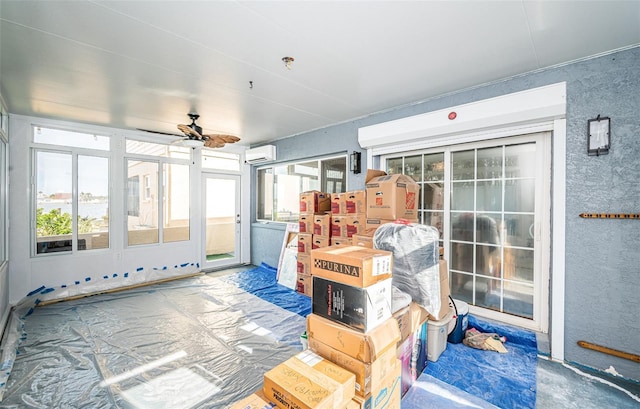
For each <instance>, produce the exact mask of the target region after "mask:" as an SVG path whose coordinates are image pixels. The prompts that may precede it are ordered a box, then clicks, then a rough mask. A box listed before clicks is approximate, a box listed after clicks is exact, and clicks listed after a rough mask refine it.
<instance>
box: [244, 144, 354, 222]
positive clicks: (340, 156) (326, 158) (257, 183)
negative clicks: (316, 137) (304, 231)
mask: <svg viewBox="0 0 640 409" xmlns="http://www.w3.org/2000/svg"><path fill="white" fill-rule="evenodd" d="M336 159H344V175H345V177H344V186H343V187H342V189H341V192H347V191H348V188H347V181H348V177H347V176H348V172H349V158H348V155H347V154H346V153H343V154H332V155H326V156H320V157H311V158H305V159H299V160H295V161H287V162H279V163H272V164H269V165H264V166H259V167H256V169H255V175H254V183H255V186H257V189H256V209H255V213H254V217H255V221H256V222H261V223H279V224H287V223H291V222H288V221H279V220H274V218H273V217H272V218H271V219H266V218H260V217H259V215H260V211H261V209H260V207H261V206H262V204H261V203H260V197H261V196H264V194H263V192H262V191H261V189H262V186H261V184H260V181H259V174H260V172H261V171H265V170H267V169H272V170H274V171H273V174H274V175H275V168H278V167H285V166H295V165H302V164H306V163H309V162H314V161H316V162H317V169H318V173H319V176H318V186H320V187H322V186H326V185H327V181H326V180H325V179H324V178H325V175H324V172H323V169H324V167H323V162H325V161H331V160H336ZM320 189H321V188H319V189H318V190H320ZM301 192H302V191H301ZM328 193H333V192H328ZM336 193H337V192H336ZM271 194H272V197H273V205H274V208H275V209H277V194H276V184H275V183H272V192H271Z"/></svg>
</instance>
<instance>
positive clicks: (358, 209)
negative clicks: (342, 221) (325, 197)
mask: <svg viewBox="0 0 640 409" xmlns="http://www.w3.org/2000/svg"><path fill="white" fill-rule="evenodd" d="M345 197H346V198H345V202H346V214H354V213H357V214H365V213H366V212H367V191H366V190H353V191H351V192H347V193H346V194H345Z"/></svg>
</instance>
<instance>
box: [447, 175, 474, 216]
mask: <svg viewBox="0 0 640 409" xmlns="http://www.w3.org/2000/svg"><path fill="white" fill-rule="evenodd" d="M473 187H474V185H473V182H451V210H468V211H473V199H474V188H473Z"/></svg>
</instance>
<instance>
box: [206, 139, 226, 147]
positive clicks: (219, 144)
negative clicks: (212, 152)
mask: <svg viewBox="0 0 640 409" xmlns="http://www.w3.org/2000/svg"><path fill="white" fill-rule="evenodd" d="M204 146H205V148H222V147H223V146H224V142H218V141H215V140H212V139H205V140H204Z"/></svg>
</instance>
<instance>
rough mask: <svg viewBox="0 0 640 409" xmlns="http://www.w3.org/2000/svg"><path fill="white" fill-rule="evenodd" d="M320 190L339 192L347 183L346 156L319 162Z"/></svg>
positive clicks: (343, 189) (342, 190)
mask: <svg viewBox="0 0 640 409" xmlns="http://www.w3.org/2000/svg"><path fill="white" fill-rule="evenodd" d="M321 166H322V189H321V191H322V192H325V193H339V192H344V191H345V186H346V185H347V158H346V157H342V158H335V159H327V160H323V161H322V162H321Z"/></svg>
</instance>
